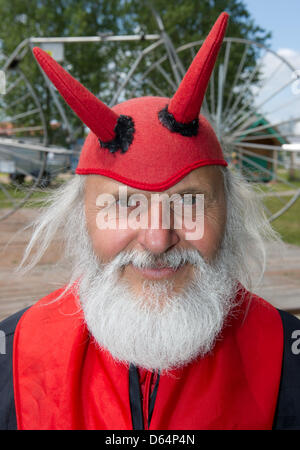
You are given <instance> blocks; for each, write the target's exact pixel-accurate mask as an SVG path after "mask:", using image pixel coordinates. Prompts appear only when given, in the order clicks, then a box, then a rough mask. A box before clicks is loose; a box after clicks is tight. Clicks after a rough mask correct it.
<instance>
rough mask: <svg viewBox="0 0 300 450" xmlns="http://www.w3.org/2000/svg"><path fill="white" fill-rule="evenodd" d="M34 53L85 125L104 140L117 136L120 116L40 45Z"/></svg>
mask: <svg viewBox="0 0 300 450" xmlns="http://www.w3.org/2000/svg"><path fill="white" fill-rule="evenodd" d="M33 53H34V56H35V58H36V59H37V61H38V63H39V65H40V66H41V67H42V69H43V70H44V72H45V73H46V75H47V76H48V78H49V79H50V80H51V81H52V83H53V84H54V85H55V86H56V88H57V89H58V91H59V92H60V94H61V95H62V96H63V98H64V99H65V101H66V102H67V103H68V105H69V106H70V107H71V108H72V109H73V111H74V112H75V113H76V114H77V116H78V117H79V118H80V119H81V120H82V122H83V123H85V125H86V126H87V127H88V128H90V130H92V131H93V132H94V133H95V134H96V136H97V137H98V138H99V139H101V141H103V142H107V141H110V140H112V139H114V138H115V132H114V129H115V126H116V124H117V121H118V118H119V116H118V115H117V114H116V113H115V112H114V111H112V110H111V109H110V108H109V107H108V106H107V105H105V104H104V103H102V102H101V101H100V100H99V99H98V98H97V97H95V95H93V94H92V93H91V92H90V91H89V90H88V89H86V88H85V87H84V86H83V85H82V84H81V83H79V81H77V80H75V78H73V77H72V76H71V75H70V74H69V73H68V72H67V71H66V70H64V69H63V68H62V67H61V66H60V65H59V64H58V63H57V62H56V61H55V60H54V59H53V58H51V56H50V55H49V54H48V53H46V52H45V51H44V50H42V49H40V48H39V47H34V49H33Z"/></svg>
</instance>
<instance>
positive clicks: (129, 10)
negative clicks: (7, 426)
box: [0, 0, 270, 136]
mask: <svg viewBox="0 0 300 450" xmlns="http://www.w3.org/2000/svg"><path fill="white" fill-rule="evenodd" d="M152 4H153V6H154V7H155V8H156V10H157V11H158V12H159V14H160V15H161V17H162V20H163V23H164V26H165V30H166V32H167V33H168V35H169V36H170V38H171V40H172V42H173V44H174V46H175V47H178V46H180V45H182V44H185V43H188V42H191V41H197V40H199V39H202V38H204V37H205V36H206V35H207V33H208V32H209V30H210V28H211V26H212V24H213V22H214V21H215V20H216V18H217V16H218V15H219V14H220V13H221V12H222V11H224V10H225V11H227V12H228V13H229V14H230V15H231V19H230V24H229V27H228V32H227V36H235V37H239V38H245V39H253V40H256V41H259V42H262V43H266V42H267V41H268V38H269V37H270V34H269V33H267V32H266V31H265V30H263V29H262V28H261V27H259V26H258V25H257V24H255V22H254V20H253V19H252V17H251V16H250V14H249V12H248V11H247V8H246V6H245V3H244V2H243V1H241V0H172V1H166V0H153V1H152ZM0 14H1V22H0V39H1V46H2V51H3V52H4V54H5V55H10V54H11V53H12V51H13V50H14V49H15V48H16V46H17V45H18V44H19V43H20V42H21V41H22V40H24V39H26V38H29V37H32V36H35V37H45V36H47V37H51V36H95V35H97V34H98V33H108V34H118V35H120V34H134V33H142V32H144V33H157V32H158V25H157V22H156V20H155V18H154V16H153V14H152V13H151V10H150V8H149V6H148V5H147V2H145V1H141V0H89V1H87V0H76V2H74V1H73V0H28V1H26V2H24V1H21V0H11V1H10V2H7V1H6V0H0ZM148 45H149V42H148V41H138V42H122V43H112V42H106V43H100V44H99V43H78V44H65V61H64V62H63V64H62V65H63V66H64V67H65V68H66V69H67V70H69V71H70V72H71V73H72V75H73V76H74V77H75V78H77V79H78V80H80V81H81V82H82V83H83V84H84V85H85V86H86V87H87V88H88V89H90V90H91V91H92V92H93V93H94V94H95V95H97V96H99V98H101V100H103V101H105V102H109V101H110V100H111V98H112V95H113V93H114V92H115V91H116V89H117V87H118V86H119V85H120V83H121V81H122V79H123V78H124V74H125V73H127V72H128V70H129V69H130V68H131V67H132V64H133V63H134V61H135V59H136V57H137V55H138V54H139V53H140V51H141V49H143V48H145V47H146V46H148ZM241 52H242V48H241V50H240V51H236V53H235V54H234V55H233V56H232V58H231V59H230V64H229V68H228V80H229V82H231V81H232V79H233V77H234V75H235V72H236V67H237V64H238V62H239V60H240V58H241ZM249 52H250V54H249V59H248V62H247V65H248V67H249V70H250V69H251V68H252V67H253V66H254V64H255V61H256V58H257V56H258V55H256V54H255V52H254V50H253V49H252V50H251V49H250V50H249ZM251 52H252V53H251ZM165 54H166V50H165V47H164V46H160V47H159V48H158V49H157V50H156V51H155V52H153V53H151V55H149V58H148V59H145V60H143V61H142V62H141V63H140V65H139V66H138V68H137V71H136V72H135V78H134V79H132V80H131V82H130V83H129V84H128V86H127V90H126V91H125V93H124V98H126V97H129V96H131V95H149V94H151V95H157V94H158V93H157V91H155V90H154V88H153V85H156V86H159V88H160V90H162V91H164V92H165V93H166V95H169V96H171V95H172V93H173V90H174V89H173V87H172V86H170V85H169V84H168V83H167V82H166V80H165V78H164V77H163V76H162V74H161V73H160V72H159V71H152V72H150V73H149V75H148V76H147V77H146V79H147V80H149V82H148V83H142V84H141V85H139V84H138V80H141V77H142V76H143V74H145V72H146V71H147V70H148V69H149V68H151V65H152V64H154V62H155V61H157V59H158V58H160V57H163V56H164V55H165ZM191 57H192V55H191V52H185V53H184V52H182V53H180V58H181V60H182V63H183V65H184V66H185V67H186V68H187V67H188V65H189V63H190V61H191ZM15 63H16V64H17V63H18V61H16V62H15ZM18 67H20V68H21V69H22V71H23V72H24V74H25V75H26V76H27V78H28V79H29V80H30V82H31V84H32V86H34V88H35V90H36V92H37V94H38V96H39V99H40V101H41V104H42V105H43V109H44V112H45V116H46V119H47V124H49V123H50V119H51V118H58V119H60V118H59V117H58V115H57V110H56V108H55V106H54V104H53V102H52V101H51V99H50V97H49V92H48V91H47V90H46V89H45V83H44V80H43V78H42V75H41V72H40V70H39V68H38V66H37V64H36V63H35V61H34V58H33V56H32V55H31V52H28V53H27V54H26V56H24V57H23V58H22V59H21V61H20V62H19V65H18ZM161 67H162V68H165V70H167V71H170V67H169V66H168V63H167V61H165V62H164V63H162V65H161ZM21 96H22V88H21V87H20V88H19V87H18V86H17V87H16V88H15V89H13V90H12V91H11V92H10V93H9V94H7V96H6V97H5V101H6V102H7V104H10V103H12V102H14V101H15V99H16V98H20V97H21ZM27 102H29V100H27V99H25V100H24V102H22V103H21V104H18V105H17V107H16V106H14V108H13V109H12V111H11V114H13V115H15V114H18V113H19V112H22V111H24V110H25V111H26V109H27V108H30V105H29V103H27ZM63 105H64V107H65V110H66V114H67V115H68V118H69V120H70V121H71V123H72V125H73V126H74V127H78V126H79V127H80V121H79V120H78V119H77V118H76V117H75V115H74V114H73V113H72V112H71V111H70V109H69V108H68V107H67V106H65V104H64V103H63ZM34 120H35V118H34V117H28V118H22V119H20V123H22V126H24V125H27V126H28V125H29V124H30V125H33V124H34ZM48 132H49V134H50V136H51V129H50V127H49V129H48ZM81 133H82V127H81Z"/></svg>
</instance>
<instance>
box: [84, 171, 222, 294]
mask: <svg viewBox="0 0 300 450" xmlns="http://www.w3.org/2000/svg"><path fill="white" fill-rule="evenodd" d="M120 186H124V185H122V183H119V182H117V181H114V180H112V179H110V178H106V177H103V176H101V175H89V176H88V177H87V182H86V189H85V212H86V219H87V228H88V232H89V235H90V238H91V241H92V245H93V249H94V252H95V253H96V255H97V256H99V258H100V259H101V260H102V261H103V262H104V263H105V262H109V261H111V260H113V259H114V257H116V256H117V255H118V253H120V252H122V251H131V250H137V251H143V250H148V251H150V252H151V253H153V254H155V255H161V254H163V253H166V252H168V251H170V250H171V249H173V248H177V249H179V250H180V249H191V248H192V249H196V250H198V251H199V252H200V254H201V256H202V257H203V258H204V259H205V260H207V261H208V262H209V261H212V260H213V259H214V257H215V256H216V254H217V251H218V248H219V245H220V243H221V240H222V238H223V234H224V229H225V224H226V204H225V194H224V184H223V176H222V173H221V171H220V168H219V167H214V166H205V167H200V168H198V169H196V170H194V171H192V172H190V173H189V174H188V175H187V176H186V177H185V178H183V179H182V180H181V181H180V182H179V183H177V184H176V185H175V186H172V188H170V189H169V190H167V191H165V193H167V194H168V195H169V196H171V195H172V194H175V193H176V194H180V195H181V196H182V198H183V194H193V196H196V194H204V233H203V236H202V238H201V239H195V240H193V239H192V240H191V239H187V238H186V236H187V235H186V233H187V232H188V231H189V230H187V229H186V228H184V226H183V227H182V228H181V229H175V227H174V226H172V225H173V224H174V220H172V217H171V221H170V224H171V225H170V227H169V228H168V229H166V228H164V227H163V226H162V214H161V208H162V205H161V204H160V214H159V227H158V229H154V228H152V227H151V223H149V226H148V227H146V228H145V227H140V228H138V229H133V228H131V227H130V226H128V227H127V228H126V229H120V228H118V227H113V228H112V229H100V228H99V226H98V225H97V214H98V213H99V207H98V206H97V205H96V200H97V197H98V196H99V195H100V194H104V193H105V194H113V195H114V196H115V197H117V196H118V192H119V191H118V189H119V187H120ZM133 193H142V194H144V195H145V196H146V197H147V198H148V199H149V210H150V209H151V208H152V207H153V206H151V201H150V197H151V194H153V193H152V192H149V191H141V190H137V189H133V188H130V187H128V197H130V195H131V194H133ZM171 215H172V210H171ZM148 216H149V217H151V212H150V211H149V214H148ZM121 277H124V280H126V281H128V282H129V284H130V286H131V287H132V288H133V289H134V290H135V291H136V293H139V292H140V289H141V287H142V284H143V282H144V281H145V280H156V281H159V280H167V279H170V280H172V282H173V287H174V290H175V291H178V290H180V288H181V287H183V286H184V284H185V283H186V282H188V281H189V280H190V279H191V277H192V266H191V264H185V265H183V266H182V267H180V268H179V269H177V270H173V269H171V268H169V269H168V268H163V269H160V268H159V267H157V268H155V269H138V268H136V267H134V266H133V265H132V264H129V265H127V266H126V267H125V268H124V270H123V272H122V274H121Z"/></svg>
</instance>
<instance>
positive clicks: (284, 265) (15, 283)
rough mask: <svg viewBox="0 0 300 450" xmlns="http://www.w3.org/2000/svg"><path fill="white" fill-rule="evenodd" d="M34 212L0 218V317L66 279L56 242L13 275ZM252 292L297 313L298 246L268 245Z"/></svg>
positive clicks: (299, 283) (299, 303) (299, 285)
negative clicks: (28, 268) (34, 263)
mask: <svg viewBox="0 0 300 450" xmlns="http://www.w3.org/2000/svg"><path fill="white" fill-rule="evenodd" d="M35 214H37V210H32V209H22V210H20V211H18V212H17V213H15V214H14V215H12V216H11V217H8V218H7V219H6V220H5V221H0V255H1V257H0V320H3V319H4V318H5V317H8V316H9V315H11V314H13V313H14V312H16V311H18V310H20V309H22V308H24V307H26V306H29V305H31V304H33V303H34V302H36V301H37V300H39V299H40V298H41V297H43V296H45V295H46V294H48V293H50V292H51V291H53V290H55V289H57V288H58V287H61V286H62V285H63V284H64V283H65V281H67V278H68V269H67V268H65V267H56V266H55V263H56V261H57V259H58V256H59V248H60V243H59V241H57V242H56V243H55V244H54V245H53V246H52V247H51V248H50V249H49V251H48V252H47V254H46V255H45V256H44V257H43V259H42V261H41V262H40V264H39V265H38V266H37V267H35V268H34V269H33V270H32V271H31V272H29V273H28V274H27V275H26V276H24V277H20V276H16V275H15V274H14V272H13V270H14V268H15V267H16V266H17V264H18V263H19V262H20V259H21V256H22V254H23V251H24V248H25V245H26V242H27V241H28V239H29V236H30V231H28V230H27V231H25V232H24V231H22V232H19V233H18V234H16V233H17V232H18V231H19V230H21V229H23V228H24V227H25V226H26V225H27V224H28V223H29V222H30V221H31V220H32V219H33V217H34V215H35ZM13 237H14V238H13ZM12 238H13V239H12ZM10 239H12V240H11V242H10V243H9V244H8V245H7V243H8V241H9V240H10ZM254 292H256V293H257V294H259V295H261V296H262V297H263V298H265V299H266V300H267V301H269V302H270V303H271V304H273V305H274V306H276V307H277V308H281V309H284V310H286V311H290V312H292V313H293V314H296V315H299V316H300V247H296V246H292V245H284V248H283V249H282V248H276V247H269V248H268V262H267V269H266V273H265V276H264V278H263V280H262V283H261V285H260V286H259V288H257V289H254Z"/></svg>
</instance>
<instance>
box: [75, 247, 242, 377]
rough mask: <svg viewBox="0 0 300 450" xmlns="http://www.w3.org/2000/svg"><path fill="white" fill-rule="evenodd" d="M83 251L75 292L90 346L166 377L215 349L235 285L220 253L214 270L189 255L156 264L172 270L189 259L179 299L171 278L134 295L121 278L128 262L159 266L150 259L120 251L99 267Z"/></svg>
mask: <svg viewBox="0 0 300 450" xmlns="http://www.w3.org/2000/svg"><path fill="white" fill-rule="evenodd" d="M84 253H85V254H84V255H81V256H82V263H83V264H82V267H84V273H83V275H82V277H81V280H80V282H79V285H78V292H79V297H80V301H81V305H82V308H83V311H84V316H85V321H86V324H87V327H88V329H89V331H90V333H91V335H92V336H93V338H94V339H95V341H96V343H97V344H98V345H99V346H100V347H101V348H103V349H106V350H108V351H109V353H110V354H111V355H112V356H113V358H115V359H116V360H118V361H120V362H123V363H125V364H130V363H132V364H134V365H136V366H138V367H143V368H146V369H148V370H159V371H161V372H164V371H167V370H170V369H173V368H175V367H180V366H182V365H185V364H187V363H189V362H191V361H192V360H194V359H195V358H196V357H199V356H200V357H201V356H204V355H205V354H207V353H208V352H210V351H211V350H212V349H213V347H214V344H215V342H216V338H217V337H218V335H219V333H220V331H221V330H222V328H223V326H224V321H225V319H226V317H227V316H228V314H229V312H230V311H231V310H232V309H233V307H234V306H235V297H236V295H235V294H236V287H237V284H236V282H235V280H233V279H232V278H231V277H230V275H229V274H230V273H231V270H230V264H229V263H228V261H229V260H230V259H231V258H232V255H228V252H227V251H226V250H225V249H222V250H221V251H220V253H219V256H218V258H217V259H216V260H215V262H214V263H213V264H207V263H206V262H205V261H204V260H203V258H202V257H201V255H200V254H199V252H198V251H197V250H194V249H188V250H184V249H181V250H177V249H173V250H171V251H170V252H169V253H168V252H167V253H165V254H163V255H161V257H160V258H159V261H163V262H165V263H166V265H169V266H171V267H173V268H176V267H178V266H179V265H180V264H182V263H183V262H184V261H190V262H191V263H192V264H193V266H194V277H193V279H192V280H191V281H189V282H187V283H186V286H185V287H183V288H181V291H180V292H179V293H175V292H174V290H173V289H172V288H173V283H172V282H171V281H170V280H164V281H162V280H160V281H152V280H147V281H145V282H144V284H143V290H142V293H141V294H140V295H137V294H135V293H134V291H133V290H132V288H131V287H130V286H129V284H128V282H127V281H125V280H121V279H120V273H121V269H122V267H124V266H125V265H126V264H128V263H129V262H130V261H131V262H132V263H133V264H134V265H136V266H139V267H151V266H153V265H155V263H156V262H157V258H156V257H155V256H154V255H153V254H151V253H150V252H147V251H146V252H137V251H133V252H129V253H128V252H121V253H119V254H118V255H117V256H116V257H115V258H114V260H112V261H111V262H109V263H106V264H104V263H102V264H99V260H98V258H97V257H96V256H95V254H94V252H93V250H92V248H91V246H90V245H86V246H85V251H84ZM230 257H231V258H230ZM182 258H183V259H182ZM162 299H163V302H162Z"/></svg>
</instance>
